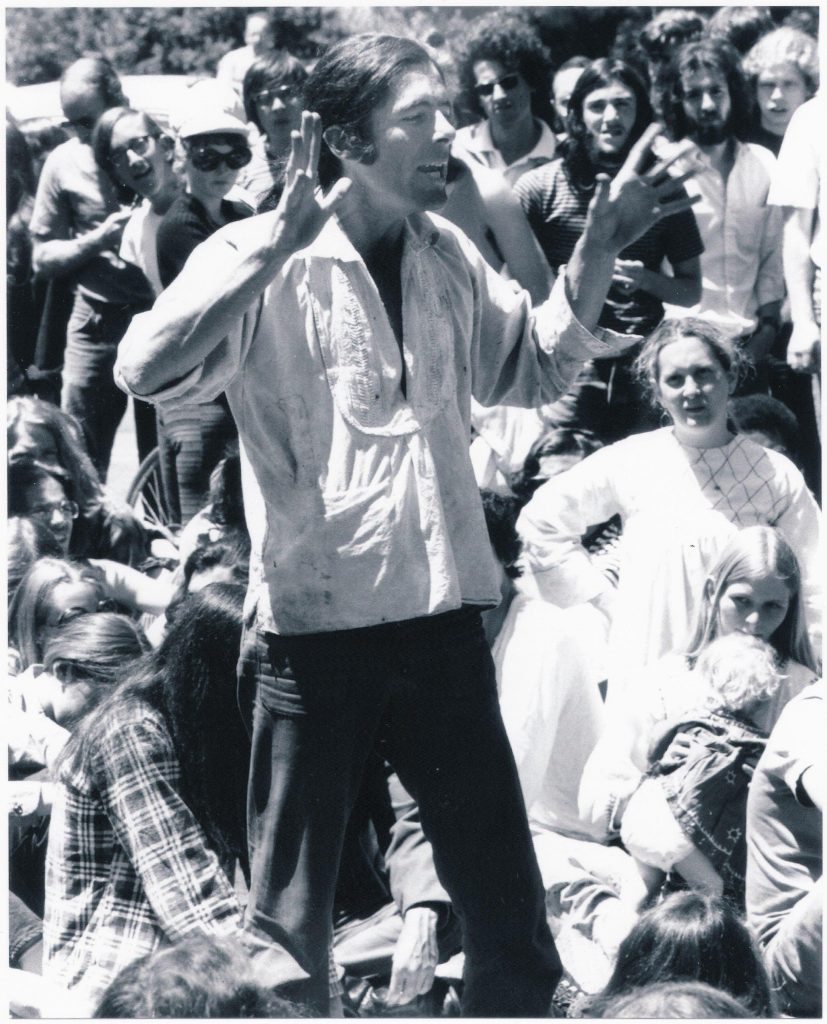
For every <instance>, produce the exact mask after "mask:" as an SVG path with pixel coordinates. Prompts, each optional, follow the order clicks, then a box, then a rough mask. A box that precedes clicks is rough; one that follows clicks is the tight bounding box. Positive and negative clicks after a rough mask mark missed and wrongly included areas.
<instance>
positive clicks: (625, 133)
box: [583, 82, 637, 164]
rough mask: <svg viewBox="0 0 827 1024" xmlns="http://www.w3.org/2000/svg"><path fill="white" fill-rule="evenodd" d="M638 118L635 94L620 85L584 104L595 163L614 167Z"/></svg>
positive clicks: (601, 90) (591, 95)
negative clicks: (613, 164)
mask: <svg viewBox="0 0 827 1024" xmlns="http://www.w3.org/2000/svg"><path fill="white" fill-rule="evenodd" d="M636 118H637V99H636V98H635V94H634V93H633V92H632V90H631V89H629V88H628V87H627V86H625V85H624V84H623V83H622V82H610V83H609V84H608V85H604V86H601V87H600V88H599V89H595V90H594V91H593V92H590V93H588V95H587V96H586V97H585V99H584V100H583V123H584V125H585V126H586V131H587V132H588V135H587V142H588V147H589V153H590V155H591V157H592V159H593V160H594V161H595V163H598V164H602V163H610V164H612V163H617V161H618V160H619V159H620V157H621V154H622V153H623V152H624V147H625V146H626V144H627V143H628V141H629V134H630V132H631V131H632V128H633V127H634V124H635V119H636Z"/></svg>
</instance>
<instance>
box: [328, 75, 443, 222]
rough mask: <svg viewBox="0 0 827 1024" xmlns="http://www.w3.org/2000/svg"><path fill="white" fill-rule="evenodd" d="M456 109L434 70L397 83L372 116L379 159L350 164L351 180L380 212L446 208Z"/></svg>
mask: <svg viewBox="0 0 827 1024" xmlns="http://www.w3.org/2000/svg"><path fill="white" fill-rule="evenodd" d="M450 109H451V108H450V104H449V101H448V94H447V92H446V91H445V85H444V83H443V81H442V78H441V77H440V74H439V72H438V71H437V70H436V68H434V67H433V66H432V65H423V66H422V67H418V68H412V69H410V70H408V71H405V72H403V73H402V74H400V75H399V76H398V77H397V78H396V81H395V82H394V83H393V84H392V86H391V88H390V91H389V95H388V97H387V99H386V100H385V102H384V103H382V104H381V106H379V107H377V109H376V110H375V111H374V112H373V115H372V117H371V123H370V127H371V141H372V143H373V147H374V156H373V160H372V161H371V162H367V161H359V160H352V159H347V158H346V159H345V160H344V164H345V168H344V169H345V173H346V174H347V176H348V177H350V178H351V179H352V180H353V183H354V185H356V186H357V187H360V188H362V189H363V190H365V191H368V192H370V193H372V195H373V196H374V197H375V202H376V205H377V208H381V209H383V210H385V211H388V210H392V211H393V213H394V214H397V215H399V216H400V217H407V216H408V215H409V214H411V213H416V212H421V211H423V210H434V209H439V207H441V206H442V205H443V204H444V202H445V200H446V198H447V195H446V192H445V183H446V177H447V171H448V156H449V154H450V150H451V142H452V141H453V139H454V135H455V132H454V128H453V126H452V124H451V122H450V121H449V119H448V118H449V116H450Z"/></svg>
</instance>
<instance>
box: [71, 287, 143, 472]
mask: <svg viewBox="0 0 827 1024" xmlns="http://www.w3.org/2000/svg"><path fill="white" fill-rule="evenodd" d="M135 312H136V310H134V309H132V308H130V307H125V306H117V305H112V304H110V303H106V302H99V301H97V300H93V299H91V298H88V297H86V296H84V295H80V294H77V295H75V301H74V306H73V307H72V315H71V316H70V318H69V326H68V328H67V335H66V355H65V362H64V366H63V394H62V407H63V411H64V412H68V413H69V414H70V415H72V416H74V417H75V419H77V420H78V422H79V423H80V425H81V428H82V429H83V432H84V435H85V437H86V440H87V443H88V445H89V454H90V455H91V457H92V461H93V462H94V464H95V468H96V469H97V471H98V473H99V474H100V478H101V480H102V481H104V482H105V481H106V472H107V470H108V468H109V459H110V456H111V454H112V445H113V443H114V440H115V433H116V431H117V429H118V424H119V423H120V422H121V420H122V419H123V414H124V412H126V395H125V394H124V392H123V391H121V390H120V388H119V387H118V386H117V385H116V384H115V378H114V374H113V368H114V366H115V357H116V355H117V350H118V342H119V341H120V340H121V338H122V337H123V336H124V334H126V330H127V328H128V327H129V324H130V322H131V321H132V316H133V314H134V313H135Z"/></svg>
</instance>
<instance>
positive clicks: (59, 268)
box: [32, 210, 132, 277]
mask: <svg viewBox="0 0 827 1024" xmlns="http://www.w3.org/2000/svg"><path fill="white" fill-rule="evenodd" d="M131 216H132V211H131V210H116V211H115V212H114V213H110V214H109V216H108V217H107V218H106V220H105V221H103V223H102V224H99V225H98V226H97V227H96V228H93V229H92V231H87V232H86V234H85V235H78V237H77V238H51V239H39V238H35V239H34V240H33V247H32V267H33V268H34V271H35V273H36V274H39V275H40V276H41V277H59V276H60V275H62V274H69V273H71V272H72V271H73V270H77V269H78V267H82V266H83V265H84V263H88V262H89V260H91V259H94V257H95V256H99V255H100V253H102V252H105V251H106V250H107V249H112V250H114V251H117V249H118V245H119V244H120V239H121V234H122V232H123V227H124V224H126V222H127V221H128V220H129V218H130V217H131Z"/></svg>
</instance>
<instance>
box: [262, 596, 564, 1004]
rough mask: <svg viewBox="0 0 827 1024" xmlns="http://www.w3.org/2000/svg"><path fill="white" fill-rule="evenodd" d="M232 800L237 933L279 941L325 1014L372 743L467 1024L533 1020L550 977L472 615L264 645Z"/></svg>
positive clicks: (517, 801) (544, 929)
mask: <svg viewBox="0 0 827 1024" xmlns="http://www.w3.org/2000/svg"><path fill="white" fill-rule="evenodd" d="M268 643H269V648H270V658H271V661H272V663H273V670H274V675H275V679H266V678H264V679H262V680H261V682H260V684H259V690H258V695H257V699H256V705H255V711H254V718H253V742H252V758H251V766H250V786H249V792H248V826H249V842H250V862H251V885H250V898H249V904H248V908H247V920H246V927H247V929H248V931H249V932H250V933H251V935H252V936H253V937H256V938H258V939H259V940H262V941H264V942H266V941H267V940H275V941H276V942H278V943H281V944H282V945H283V946H284V948H285V949H286V950H287V951H288V952H289V953H290V954H291V955H292V956H293V957H294V959H295V960H296V961H297V962H298V963H299V964H300V965H301V967H302V968H304V970H305V971H307V972H308V974H309V975H310V976H311V977H310V981H309V982H308V983H307V984H306V986H305V991H304V992H303V993H302V995H303V996H304V997H306V998H307V999H308V1000H309V1001H310V1002H311V1005H312V1007H313V1008H314V1009H315V1011H316V1012H318V1013H324V1012H326V1010H327V968H328V948H329V945H330V938H331V921H332V915H333V899H334V894H335V888H336V878H337V873H338V865H339V857H340V854H341V848H342V840H343V836H344V831H345V826H346V823H347V820H348V815H349V812H350V809H351V807H352V805H353V802H354V800H355V797H356V794H357V791H358V789H359V784H360V780H361V775H362V770H363V767H364V764H365V759H366V757H367V755H368V753H369V752H370V751H371V750H372V749H373V747H374V746H375V744H376V742H377V741H378V740H379V739H380V738H381V739H382V740H383V741H384V742H385V743H386V744H387V746H386V748H385V749H386V750H387V754H388V758H389V760H390V761H391V763H392V765H393V766H394V768H395V769H396V771H397V772H398V774H399V777H400V779H401V781H402V784H403V785H404V786H405V788H406V789H407V790H408V791H409V792H410V793H411V795H412V796H413V797H414V799H416V801H417V802H418V804H419V808H420V813H421V818H422V825H423V828H424V831H425V834H426V835H427V837H428V838H429V840H430V842H431V844H432V846H433V850H434V862H435V864H436V868H437V872H438V874H439V877H440V880H441V881H442V884H443V885H444V886H445V888H446V889H447V891H448V893H449V895H450V897H451V900H452V903H453V906H454V910H455V911H456V913H457V915H458V917H459V919H460V921H461V925H462V933H463V948H464V950H465V955H466V968H465V979H464V980H465V986H464V996H463V1012H464V1013H465V1014H466V1015H467V1016H478V1017H486V1016H492V1017H498V1016H517V1017H524V1016H544V1015H545V1014H546V1012H547V1010H548V1008H549V1004H550V1000H551V996H552V993H553V991H554V988H555V985H556V983H557V981H558V980H559V977H560V973H561V969H560V961H559V958H558V956H557V951H556V949H555V947H554V942H553V940H552V938H551V934H550V932H549V930H548V926H547V924H546V918H545V906H544V891H543V886H542V881H541V879H540V874H539V870H538V868H537V862H536V859H535V856H534V851H533V847H532V843H531V837H530V834H529V830H528V824H527V821H526V812H525V806H524V803H523V799H522V794H521V792H520V787H519V781H518V778H517V772H516V768H515V765H514V758H513V755H512V753H511V748H510V746H509V744H508V739H507V737H506V734H505V730H504V728H503V724H502V719H501V717H500V712H499V705H498V701H497V691H496V683H495V677H494V665H493V662H492V660H491V655H490V652H489V650H488V647H487V645H486V642H485V637H484V634H483V631H482V625H481V622H480V617H479V614H478V613H477V612H476V611H474V610H471V609H462V610H459V611H456V612H449V613H446V614H444V615H438V616H434V617H431V618H425V619H416V620H413V621H409V622H403V623H394V624H389V625H382V626H374V627H370V628H367V629H359V630H349V631H343V632H334V633H326V634H316V635H311V636H304V637H277V636H273V635H269V636H268Z"/></svg>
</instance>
